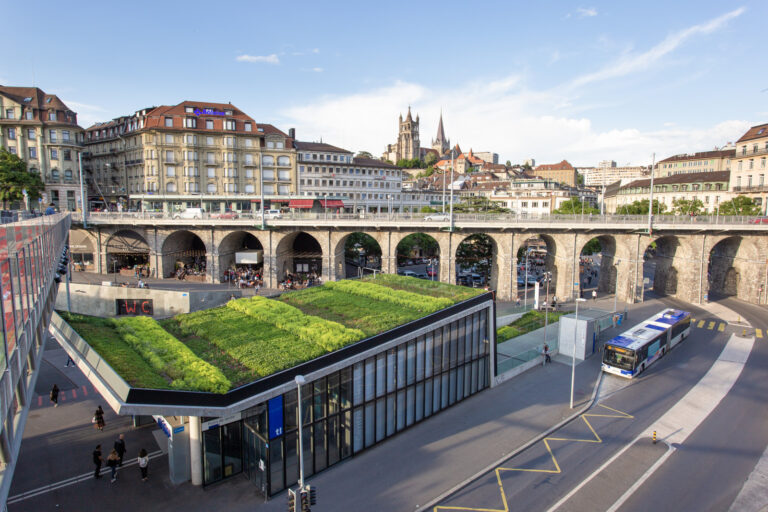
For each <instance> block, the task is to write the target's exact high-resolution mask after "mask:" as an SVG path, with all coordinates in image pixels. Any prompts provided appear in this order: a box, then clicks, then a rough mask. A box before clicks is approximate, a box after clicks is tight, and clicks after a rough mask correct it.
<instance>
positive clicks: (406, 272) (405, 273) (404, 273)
mask: <svg viewBox="0 0 768 512" xmlns="http://www.w3.org/2000/svg"><path fill="white" fill-rule="evenodd" d="M398 273H399V274H400V275H401V276H405V277H418V276H417V275H416V272H414V271H413V270H403V271H402V272H398Z"/></svg>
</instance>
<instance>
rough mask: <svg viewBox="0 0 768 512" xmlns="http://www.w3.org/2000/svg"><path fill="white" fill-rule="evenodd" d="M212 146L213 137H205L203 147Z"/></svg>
mask: <svg viewBox="0 0 768 512" xmlns="http://www.w3.org/2000/svg"><path fill="white" fill-rule="evenodd" d="M213 144H214V140H213V137H206V138H205V145H206V146H213Z"/></svg>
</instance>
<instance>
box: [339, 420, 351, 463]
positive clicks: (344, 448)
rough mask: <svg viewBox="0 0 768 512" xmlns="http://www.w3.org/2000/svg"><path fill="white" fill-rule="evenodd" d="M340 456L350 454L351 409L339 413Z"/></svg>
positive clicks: (345, 456) (344, 457)
mask: <svg viewBox="0 0 768 512" xmlns="http://www.w3.org/2000/svg"><path fill="white" fill-rule="evenodd" d="M340 436H341V458H342V459H346V458H347V457H349V456H350V455H352V411H350V410H346V411H344V412H343V413H341V433H340Z"/></svg>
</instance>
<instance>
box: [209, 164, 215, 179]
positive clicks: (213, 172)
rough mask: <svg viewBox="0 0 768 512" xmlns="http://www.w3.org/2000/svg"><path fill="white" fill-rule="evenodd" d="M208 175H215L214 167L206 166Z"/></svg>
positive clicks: (210, 176)
mask: <svg viewBox="0 0 768 512" xmlns="http://www.w3.org/2000/svg"><path fill="white" fill-rule="evenodd" d="M208 177H209V178H215V177H216V168H215V167H208Z"/></svg>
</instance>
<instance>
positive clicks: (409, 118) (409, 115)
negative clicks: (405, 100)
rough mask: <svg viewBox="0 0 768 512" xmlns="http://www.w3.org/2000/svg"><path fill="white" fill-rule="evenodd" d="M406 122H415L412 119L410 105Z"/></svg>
mask: <svg viewBox="0 0 768 512" xmlns="http://www.w3.org/2000/svg"><path fill="white" fill-rule="evenodd" d="M405 120H406V121H413V118H412V117H411V106H410V105H408V117H406V118H405Z"/></svg>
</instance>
